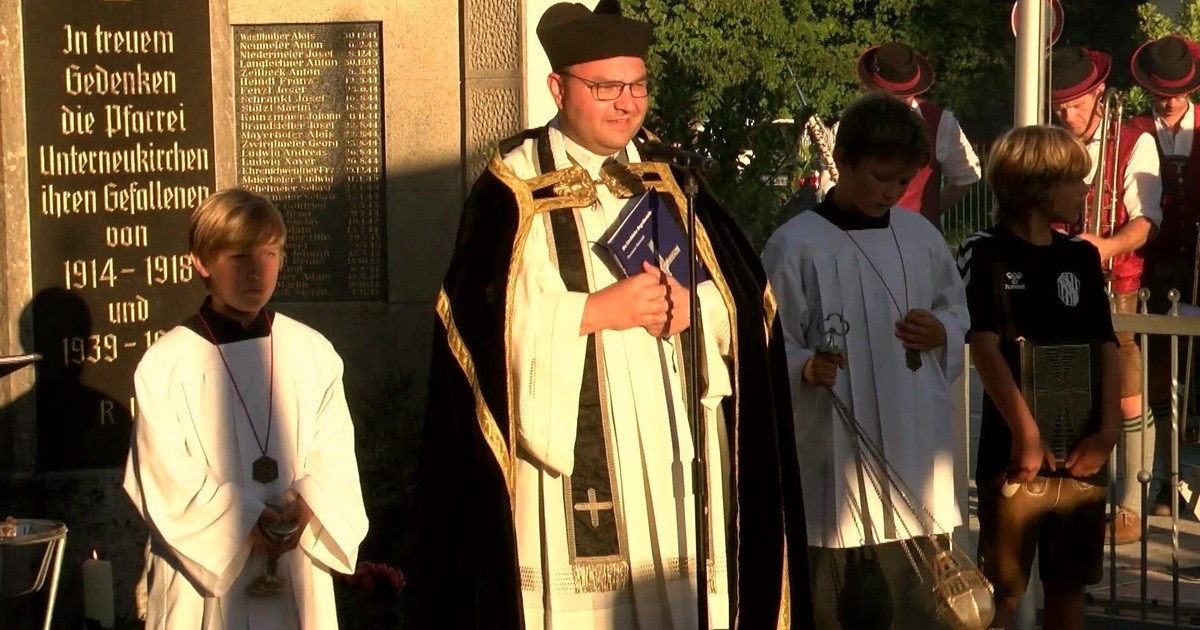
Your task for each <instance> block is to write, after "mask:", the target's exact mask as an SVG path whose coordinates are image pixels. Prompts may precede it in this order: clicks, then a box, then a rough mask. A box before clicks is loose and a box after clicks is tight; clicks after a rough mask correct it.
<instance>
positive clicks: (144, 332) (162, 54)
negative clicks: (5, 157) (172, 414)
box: [22, 0, 215, 470]
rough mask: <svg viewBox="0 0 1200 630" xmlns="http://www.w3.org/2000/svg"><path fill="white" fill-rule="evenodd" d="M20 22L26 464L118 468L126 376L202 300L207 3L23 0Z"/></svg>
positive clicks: (207, 187) (208, 111)
mask: <svg viewBox="0 0 1200 630" xmlns="http://www.w3.org/2000/svg"><path fill="white" fill-rule="evenodd" d="M22 19H23V31H24V33H23V42H24V68H25V92H26V94H25V99H26V100H25V112H26V120H27V142H28V149H27V152H28V160H29V236H30V252H31V253H30V262H31V267H32V276H33V277H32V281H33V302H32V305H31V308H32V313H31V315H32V318H31V320H32V323H33V333H34V334H33V337H34V346H35V349H36V351H37V352H40V353H41V354H42V355H43V356H44V359H43V360H42V361H41V362H40V363H39V365H38V372H37V394H36V395H37V407H38V465H39V468H40V469H42V470H63V469H78V468H93V467H111V466H121V465H123V464H124V460H125V455H126V453H127V452H128V449H129V433H130V427H131V424H130V418H131V417H132V416H133V415H135V414H136V409H135V406H134V401H133V372H134V368H135V367H136V366H137V363H138V361H139V360H140V359H141V357H142V354H143V353H144V352H145V351H146V348H148V347H149V345H150V344H151V343H153V342H154V340H155V339H157V337H158V336H159V335H161V334H162V333H163V331H165V330H169V329H170V328H171V327H173V326H174V325H175V324H177V323H179V322H180V321H182V320H183V319H184V318H185V317H186V316H187V314H188V313H189V312H190V311H192V310H194V309H195V308H196V307H197V306H198V304H199V300H200V299H201V297H202V295H203V293H202V292H203V287H202V286H201V285H200V283H199V282H191V280H192V276H193V274H192V266H191V262H190V259H189V257H188V252H187V224H188V220H189V217H190V214H191V210H192V209H193V208H194V207H195V206H196V205H197V204H198V203H199V202H200V201H201V200H203V199H204V198H205V197H206V196H207V195H208V194H209V193H210V192H212V191H213V187H214V186H215V176H214V164H213V162H214V159H215V156H214V154H213V108H212V85H211V50H210V47H211V44H210V40H209V31H208V27H207V25H208V23H209V3H208V2H207V1H206V0H154V1H153V2H151V1H149V0H126V1H121V2H114V1H106V0H25V1H24V2H23V3H22Z"/></svg>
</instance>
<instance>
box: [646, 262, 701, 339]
mask: <svg viewBox="0 0 1200 630" xmlns="http://www.w3.org/2000/svg"><path fill="white" fill-rule="evenodd" d="M642 268H643V269H644V270H645V271H646V273H658V274H659V275H660V282H662V283H664V284H666V285H667V296H666V299H667V321H665V322H663V323H662V324H661V325H650V326H646V332H648V333H650V335H651V336H652V337H661V338H663V339H667V338H670V337H674V336H675V335H678V334H679V333H681V332H683V331H685V330H687V328H688V326H690V325H691V323H692V322H691V320H692V308H691V303H690V302H689V301H688V299H689V298H688V296H689V295H690V293H689V292H688V290H687V289H685V288H683V285H682V284H679V281H678V280H676V279H675V278H674V276H670V275H667V274H666V273H663V272H662V271H659V270H658V269H656V268H654V267H651V266H650V265H649V263H644V262H643V263H642Z"/></svg>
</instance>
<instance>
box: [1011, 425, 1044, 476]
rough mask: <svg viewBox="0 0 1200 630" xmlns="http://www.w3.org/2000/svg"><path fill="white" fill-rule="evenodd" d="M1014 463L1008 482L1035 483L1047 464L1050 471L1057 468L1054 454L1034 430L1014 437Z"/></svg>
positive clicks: (1012, 451)
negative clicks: (1043, 466)
mask: <svg viewBox="0 0 1200 630" xmlns="http://www.w3.org/2000/svg"><path fill="white" fill-rule="evenodd" d="M1011 457H1012V463H1011V465H1010V466H1009V470H1008V480H1009V481H1014V482H1019V483H1024V482H1026V481H1033V480H1034V479H1035V478H1036V477H1037V474H1038V471H1040V470H1041V469H1042V463H1043V462H1045V464H1046V466H1047V467H1048V468H1049V469H1050V470H1054V469H1055V468H1056V466H1055V463H1054V453H1053V452H1051V451H1050V447H1049V446H1046V443H1045V442H1043V441H1042V435H1041V433H1040V432H1038V431H1037V429H1033V430H1031V431H1030V432H1028V433H1026V434H1025V435H1013V441H1012V449H1011Z"/></svg>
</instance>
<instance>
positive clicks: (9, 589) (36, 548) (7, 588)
mask: <svg viewBox="0 0 1200 630" xmlns="http://www.w3.org/2000/svg"><path fill="white" fill-rule="evenodd" d="M5 525H8V526H10V527H11V529H9V530H7V531H6V530H5ZM12 532H15V534H13V533H12ZM10 534H11V535H10ZM66 535H67V526H66V525H65V524H63V523H59V522H58V521H42V520H36V519H20V518H18V519H8V520H7V521H3V522H0V598H13V597H19V596H21V595H25V594H26V593H32V592H34V591H37V590H41V588H42V585H43V584H45V582H46V576H47V575H49V574H50V570H51V567H52V565H53V564H54V551H55V550H56V549H57V548H58V546H59V545H61V544H62V542H63V540H64V539H65V537H66Z"/></svg>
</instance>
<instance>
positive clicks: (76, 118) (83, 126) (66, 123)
mask: <svg viewBox="0 0 1200 630" xmlns="http://www.w3.org/2000/svg"><path fill="white" fill-rule="evenodd" d="M60 110H61V112H62V113H61V115H60V116H59V119H60V121H61V125H62V133H63V135H64V136H69V135H71V134H78V135H84V136H86V135H89V134H91V133H92V127H93V126H94V125H95V124H96V115H95V114H93V113H92V112H85V111H83V106H81V105H76V106H75V107H74V108H70V107H67V106H66V105H63V106H62V107H61V108H60Z"/></svg>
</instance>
